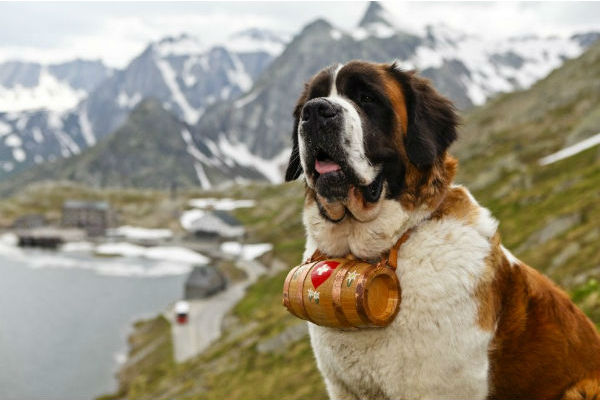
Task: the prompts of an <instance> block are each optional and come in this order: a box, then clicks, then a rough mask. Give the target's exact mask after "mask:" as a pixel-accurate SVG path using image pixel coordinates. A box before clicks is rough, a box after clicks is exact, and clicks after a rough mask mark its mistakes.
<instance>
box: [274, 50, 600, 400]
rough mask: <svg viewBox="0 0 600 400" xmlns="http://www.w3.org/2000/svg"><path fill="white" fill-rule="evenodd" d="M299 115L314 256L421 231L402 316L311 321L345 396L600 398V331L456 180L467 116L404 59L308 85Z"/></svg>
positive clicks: (335, 69)
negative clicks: (364, 323) (461, 118)
mask: <svg viewBox="0 0 600 400" xmlns="http://www.w3.org/2000/svg"><path fill="white" fill-rule="evenodd" d="M294 119H295V121H294V128H293V150H292V155H291V157H290V162H289V166H288V169H287V173H286V179H287V180H293V179H297V178H299V177H302V178H303V179H304V180H305V182H306V196H305V203H304V215H303V221H304V225H305V228H306V232H307V243H306V251H305V254H304V256H305V258H308V257H310V256H311V255H312V254H313V253H315V251H316V250H319V251H320V252H321V253H322V254H326V255H327V256H329V257H331V258H336V257H345V256H347V255H349V254H351V255H352V256H354V257H356V258H359V259H362V260H364V261H368V262H376V261H377V260H378V259H380V257H381V256H382V255H383V254H387V252H388V251H389V250H390V248H391V247H392V246H393V245H394V244H395V243H396V242H397V241H398V239H399V238H400V237H402V236H403V235H405V234H406V232H409V231H410V235H409V236H408V238H407V240H406V241H404V243H403V244H402V247H401V248H400V250H399V251H398V256H397V263H396V264H397V269H396V274H397V277H398V279H399V282H400V287H401V307H400V311H399V312H398V314H397V315H396V317H395V319H394V320H393V322H392V323H391V324H389V325H388V326H386V327H382V328H370V329H357V330H340V329H335V328H330V327H325V326H319V325H315V324H312V323H309V331H310V335H311V343H312V347H313V349H314V353H315V356H316V359H317V364H318V367H319V369H320V371H321V373H322V374H323V377H324V379H325V382H326V385H327V390H328V392H329V395H330V397H331V398H334V399H384V398H386V399H437V398H448V399H484V398H491V399H558V398H568V399H578V398H595V397H594V396H596V395H597V396H600V385H599V384H598V382H599V381H598V379H599V378H600V339H599V337H598V334H597V332H596V329H595V327H594V326H593V324H592V323H591V322H590V321H589V319H588V318H587V317H586V316H585V315H584V314H583V313H582V312H581V311H580V310H578V309H577V308H576V307H575V305H574V304H573V303H572V302H571V301H570V299H569V298H568V296H567V295H566V294H565V293H564V292H563V291H562V290H560V289H559V288H558V287H556V286H555V285H554V284H553V283H552V282H550V281H549V280H548V279H547V278H546V277H544V276H542V275H541V274H540V273H538V272H537V271H536V270H534V269H532V268H530V267H528V266H527V265H525V264H523V263H522V262H521V261H519V260H518V259H516V258H515V257H514V256H513V255H512V254H510V253H509V252H508V251H507V250H506V249H505V248H504V247H502V245H501V243H500V238H499V235H498V233H497V221H496V220H495V219H494V218H493V217H492V216H491V215H490V213H489V211H488V210H487V209H485V208H483V207H481V206H480V205H479V204H478V203H477V201H476V200H475V199H473V197H472V196H471V195H470V193H469V192H468V190H467V189H466V188H464V187H461V186H457V185H454V184H453V183H452V180H453V178H454V175H455V171H456V167H457V162H456V160H455V159H453V158H452V157H451V156H450V155H449V154H448V152H447V150H448V147H449V146H450V144H451V143H452V142H453V141H454V140H455V139H456V138H457V124H458V119H457V116H456V113H455V111H454V108H453V106H452V104H451V103H450V102H449V101H448V100H447V99H445V98H444V97H442V96H440V95H439V94H438V93H437V92H436V91H435V90H434V89H433V88H432V86H431V85H430V83H429V82H428V81H427V80H424V79H422V78H420V77H418V76H417V75H416V74H414V73H409V72H404V71H402V70H400V69H399V68H398V67H397V66H396V65H393V64H391V65H389V64H371V63H366V62H358V61H354V62H350V63H348V64H345V65H334V66H331V67H329V68H326V69H324V70H322V71H321V72H319V73H318V74H317V75H315V76H314V77H313V78H312V79H311V80H310V81H309V82H308V83H307V84H306V87H305V90H304V92H303V93H302V94H301V96H300V99H299V101H298V104H297V106H296V108H295V110H294ZM599 398H600V397H599Z"/></svg>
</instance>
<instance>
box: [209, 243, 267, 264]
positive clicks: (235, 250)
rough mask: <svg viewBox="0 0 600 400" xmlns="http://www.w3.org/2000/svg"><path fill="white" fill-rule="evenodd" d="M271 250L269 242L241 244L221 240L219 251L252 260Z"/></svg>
mask: <svg viewBox="0 0 600 400" xmlns="http://www.w3.org/2000/svg"><path fill="white" fill-rule="evenodd" d="M271 250H273V245H272V244H271V243H258V244H241V243H239V242H223V243H222V244H221V251H222V252H223V253H225V254H230V255H232V256H236V257H240V258H241V259H242V260H254V259H255V258H257V257H260V256H262V255H263V254H265V253H267V252H269V251H271Z"/></svg>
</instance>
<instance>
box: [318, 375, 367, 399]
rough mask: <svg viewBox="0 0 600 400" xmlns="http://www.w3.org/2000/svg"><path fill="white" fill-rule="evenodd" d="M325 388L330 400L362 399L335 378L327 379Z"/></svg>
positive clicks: (328, 377) (329, 377) (327, 377)
mask: <svg viewBox="0 0 600 400" xmlns="http://www.w3.org/2000/svg"><path fill="white" fill-rule="evenodd" d="M325 386H326V388H327V394H328V395H329V399H330V400H359V399H360V398H359V397H358V396H357V395H356V394H354V393H352V391H351V390H350V388H349V387H348V386H347V385H346V384H345V383H344V382H343V381H342V380H341V379H337V378H336V377H335V376H326V377H325Z"/></svg>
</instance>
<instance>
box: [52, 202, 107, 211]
mask: <svg viewBox="0 0 600 400" xmlns="http://www.w3.org/2000/svg"><path fill="white" fill-rule="evenodd" d="M63 208H64V209H70V210H76V209H77V210H79V209H88V210H89V209H93V210H108V209H109V208H110V205H109V204H108V203H107V202H106V201H81V200H67V201H65V202H64V204H63Z"/></svg>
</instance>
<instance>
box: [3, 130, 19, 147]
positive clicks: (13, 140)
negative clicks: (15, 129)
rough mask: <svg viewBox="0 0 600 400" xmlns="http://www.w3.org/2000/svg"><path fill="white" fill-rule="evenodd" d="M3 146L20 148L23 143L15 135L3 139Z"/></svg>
mask: <svg viewBox="0 0 600 400" xmlns="http://www.w3.org/2000/svg"><path fill="white" fill-rule="evenodd" d="M4 144H5V145H6V146H8V147H21V146H22V145H23V141H21V138H20V137H19V136H17V135H15V134H14V133H13V134H10V135H8V136H7V137H6V139H4Z"/></svg>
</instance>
